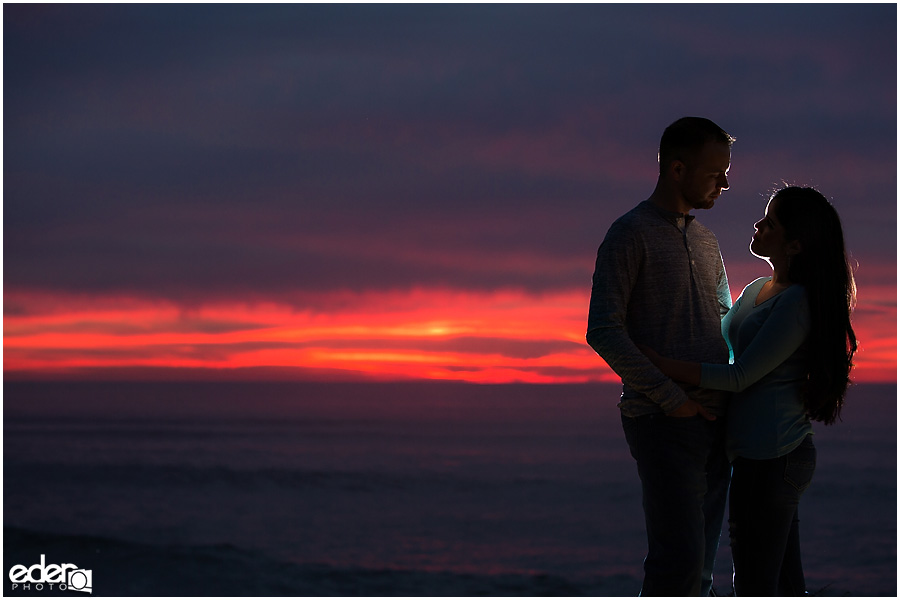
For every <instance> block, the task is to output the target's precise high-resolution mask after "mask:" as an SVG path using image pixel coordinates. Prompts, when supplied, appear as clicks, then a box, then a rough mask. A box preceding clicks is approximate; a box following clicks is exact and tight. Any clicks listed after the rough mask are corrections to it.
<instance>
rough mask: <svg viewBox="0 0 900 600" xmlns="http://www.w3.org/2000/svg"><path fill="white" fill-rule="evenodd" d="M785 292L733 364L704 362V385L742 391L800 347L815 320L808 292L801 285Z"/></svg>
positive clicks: (702, 377)
mask: <svg viewBox="0 0 900 600" xmlns="http://www.w3.org/2000/svg"><path fill="white" fill-rule="evenodd" d="M795 288H796V289H792V290H786V291H784V292H782V297H780V298H778V300H777V302H776V303H775V305H774V306H773V307H772V310H771V312H770V313H769V315H768V317H767V318H766V320H765V322H764V323H763V325H762V327H760V329H759V331H758V332H757V333H756V335H755V336H754V337H753V341H752V342H750V344H749V345H748V346H747V348H746V349H745V350H744V351H743V352H742V353H741V356H740V357H739V358H736V359H735V361H734V363H733V364H730V365H715V364H710V363H703V364H702V365H701V375H700V386H701V387H705V388H710V389H714V390H725V391H729V392H741V391H743V390H745V389H747V388H748V387H750V386H751V385H753V384H754V383H756V382H757V381H759V380H760V379H762V378H763V377H765V376H766V375H767V374H769V373H771V372H772V371H773V370H774V369H775V368H776V367H778V366H779V365H780V364H781V363H783V362H784V361H786V360H787V359H788V358H790V356H791V355H792V354H793V353H794V352H796V351H797V349H799V348H800V346H801V345H802V344H803V342H804V341H805V340H806V336H807V335H808V334H809V331H810V327H811V323H810V316H809V305H808V303H807V299H806V293H805V291H804V290H803V288H802V287H801V286H799V285H798V286H795Z"/></svg>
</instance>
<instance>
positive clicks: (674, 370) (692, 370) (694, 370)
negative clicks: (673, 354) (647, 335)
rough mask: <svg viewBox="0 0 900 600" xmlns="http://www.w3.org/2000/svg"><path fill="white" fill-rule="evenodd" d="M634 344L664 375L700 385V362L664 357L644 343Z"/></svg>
mask: <svg viewBox="0 0 900 600" xmlns="http://www.w3.org/2000/svg"><path fill="white" fill-rule="evenodd" d="M635 345H636V346H637V347H638V350H640V351H641V352H643V353H644V354H646V355H647V358H649V359H650V362H652V363H653V364H654V366H656V368H657V369H659V370H660V371H662V373H663V375H665V376H666V377H671V378H672V379H674V380H675V381H682V382H684V383H688V384H690V385H700V363H698V362H688V361H684V360H676V359H674V358H666V357H664V356H661V355H660V353H659V352H657V351H656V350H654V349H653V348H651V347H650V346H645V345H644V344H635Z"/></svg>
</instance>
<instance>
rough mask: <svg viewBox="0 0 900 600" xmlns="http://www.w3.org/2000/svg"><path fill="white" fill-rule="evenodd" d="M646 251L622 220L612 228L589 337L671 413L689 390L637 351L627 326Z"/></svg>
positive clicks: (600, 259) (600, 264)
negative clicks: (629, 310) (629, 305)
mask: <svg viewBox="0 0 900 600" xmlns="http://www.w3.org/2000/svg"><path fill="white" fill-rule="evenodd" d="M642 254H643V253H642V251H641V247H640V241H639V240H638V239H637V237H636V235H635V233H634V232H633V231H631V230H630V228H628V227H625V226H622V225H621V224H619V223H614V224H613V226H612V227H610V230H609V232H608V233H607V235H606V238H605V239H604V240H603V243H602V244H601V245H600V249H599V250H598V251H597V263H596V267H595V269H594V277H593V285H592V287H591V304H590V310H589V313H588V331H587V336H586V338H587V342H588V344H589V345H590V346H591V348H593V349H594V351H596V352H597V354H599V355H600V356H601V357H602V358H603V360H605V361H606V363H607V364H608V365H609V366H610V368H611V369H612V370H613V371H614V372H615V373H616V375H618V376H619V377H621V379H622V383H624V384H625V385H626V386H628V387H630V388H631V389H633V390H635V391H636V392H639V393H641V394H644V395H645V396H647V397H648V398H649V399H650V400H652V401H653V402H656V403H657V404H659V406H660V408H661V409H662V410H663V412H671V411H673V410H675V409H677V408H678V407H679V406H681V405H682V404H684V402H686V401H687V398H688V397H687V394H686V393H685V392H684V390H682V389H681V388H680V387H679V386H678V384H676V383H675V382H674V381H672V380H671V379H670V378H668V377H666V376H665V375H663V374H662V372H661V371H660V370H659V369H657V368H656V367H655V366H654V365H653V363H651V362H650V359H648V358H647V357H646V356H645V355H644V354H643V353H642V352H641V351H640V350H638V348H637V346H635V344H634V341H632V339H631V337H630V336H629V334H628V330H627V328H626V313H627V307H628V301H629V299H630V297H631V292H632V289H633V288H634V284H635V281H636V279H637V275H638V271H639V269H640V265H641V262H642Z"/></svg>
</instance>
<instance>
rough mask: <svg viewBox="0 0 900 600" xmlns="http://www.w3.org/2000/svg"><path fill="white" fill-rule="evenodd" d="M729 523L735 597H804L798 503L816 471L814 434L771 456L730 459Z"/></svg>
mask: <svg viewBox="0 0 900 600" xmlns="http://www.w3.org/2000/svg"><path fill="white" fill-rule="evenodd" d="M732 466H733V469H734V471H733V475H732V480H731V497H730V501H729V516H728V525H729V532H730V535H731V556H732V559H733V560H734V592H735V595H736V596H803V595H805V594H806V581H805V580H804V578H803V565H802V563H801V561H800V530H799V522H800V521H799V518H798V506H799V504H800V496H801V495H802V494H803V492H804V491H806V488H808V487H809V484H810V482H811V481H812V477H813V472H814V471H815V470H816V448H815V446H814V445H813V442H812V436H811V435H808V436H806V439H804V440H803V442H802V443H801V444H800V445H799V446H798V447H797V448H796V449H794V450H793V451H792V452H790V453H789V454H787V455H785V456H781V457H778V458H773V459H770V460H750V459H747V458H740V457H739V458H737V459H735V461H734V463H733V465H732Z"/></svg>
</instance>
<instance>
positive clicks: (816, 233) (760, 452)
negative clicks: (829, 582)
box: [642, 187, 856, 596]
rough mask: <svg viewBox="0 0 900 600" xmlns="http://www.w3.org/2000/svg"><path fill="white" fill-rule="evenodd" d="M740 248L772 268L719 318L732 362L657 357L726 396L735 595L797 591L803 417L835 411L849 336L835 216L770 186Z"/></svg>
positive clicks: (845, 381) (848, 285) (830, 416)
mask: <svg viewBox="0 0 900 600" xmlns="http://www.w3.org/2000/svg"><path fill="white" fill-rule="evenodd" d="M755 227H756V233H755V234H754V236H753V240H752V242H751V244H750V251H751V252H752V253H753V254H754V255H755V256H757V257H759V258H762V259H765V260H766V261H767V262H768V263H769V264H770V265H771V267H772V275H771V277H763V278H760V279H757V280H756V281H754V282H752V283H751V284H749V285H748V286H747V287H746V288H744V291H743V292H742V293H741V296H740V298H738V300H737V301H736V302H735V304H734V306H733V307H732V309H731V311H730V312H729V313H728V314H727V315H726V316H725V318H724V319H723V321H722V331H723V334H724V336H725V339H726V341H727V342H728V346H729V348H730V349H731V351H732V354H733V356H734V363H733V364H730V365H714V364H705V363H703V364H701V363H691V362H685V361H678V360H673V359H668V358H663V357H661V356H659V355H658V354H657V353H655V352H654V351H653V350H651V349H649V348H646V349H645V348H642V350H644V351H645V352H646V353H647V354H648V356H650V358H651V359H652V360H653V361H654V362H655V363H656V364H657V366H658V367H660V369H661V370H662V371H663V373H665V374H666V375H668V376H670V377H672V378H673V379H677V380H681V381H685V382H687V383H691V384H694V385H700V386H703V387H707V388H712V389H718V390H729V391H733V392H736V393H735V394H734V396H733V398H732V400H731V403H730V405H729V411H728V454H729V459H730V460H732V465H733V469H734V470H733V476H732V484H731V495H730V499H729V520H728V521H729V531H730V535H731V553H732V558H733V560H734V589H735V594H736V595H738V596H790V595H794V596H797V595H804V594H805V592H806V583H805V581H804V578H803V567H802V565H801V561H800V539H799V531H798V516H797V515H798V511H797V509H798V505H799V501H800V496H801V495H802V494H803V492H804V491H805V490H806V488H807V487H808V486H809V484H810V482H811V480H812V475H813V471H814V470H815V463H816V450H815V446H814V445H813V442H812V426H811V424H810V420H811V419H812V420H816V421H821V422H823V423H825V424H826V425H830V424H833V423H834V422H835V420H836V419H838V418H840V413H841V407H842V406H843V402H844V394H845V392H846V390H847V386H848V385H849V383H850V379H849V374H850V368H851V367H852V363H851V360H852V358H853V354H854V352H855V351H856V336H855V334H854V332H853V328H852V326H851V324H850V312H851V310H852V307H853V304H854V300H855V286H854V281H853V274H852V271H851V269H850V267H849V265H848V262H847V256H846V253H845V250H844V236H843V231H842V229H841V222H840V218H839V217H838V214H837V212H836V211H835V209H834V207H833V206H832V205H831V204H830V203H829V202H828V200H826V199H825V197H824V196H822V194H820V193H819V192H817V191H816V190H814V189H811V188H799V187H786V188H784V189H782V190H779V191H778V192H776V193H775V194H774V195H773V196H772V198H771V200H770V201H769V204H768V206H767V207H766V216H765V217H764V218H763V219H761V220H760V221H759V222H757V223H756V225H755Z"/></svg>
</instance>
